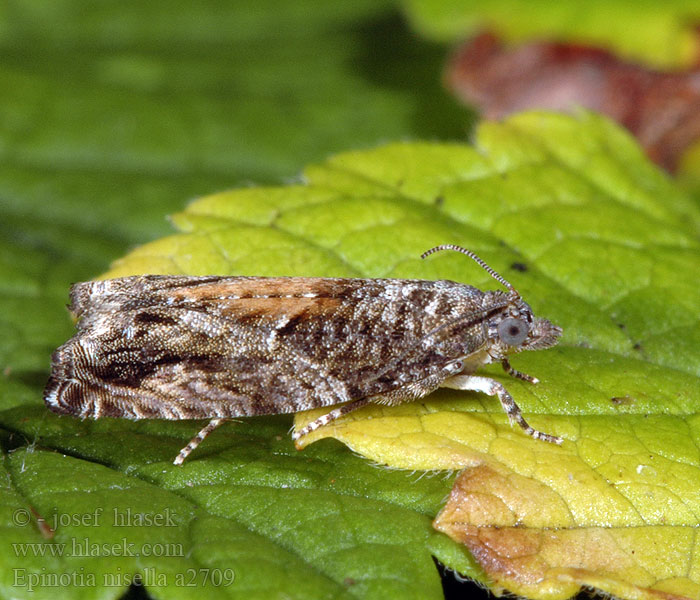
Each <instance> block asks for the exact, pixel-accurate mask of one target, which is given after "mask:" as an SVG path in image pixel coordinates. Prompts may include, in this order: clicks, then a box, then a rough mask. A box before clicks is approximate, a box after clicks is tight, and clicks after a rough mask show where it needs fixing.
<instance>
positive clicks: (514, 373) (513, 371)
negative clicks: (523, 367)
mask: <svg viewBox="0 0 700 600" xmlns="http://www.w3.org/2000/svg"><path fill="white" fill-rule="evenodd" d="M501 366H502V367H503V370H504V371H505V372H506V373H508V375H510V376H511V377H516V378H517V379H522V380H523V381H529V382H530V383H539V382H540V380H539V379H537V377H533V376H532V375H528V374H527V373H521V372H520V371H517V370H516V369H514V368H513V367H511V366H510V362H509V361H508V359H507V358H504V359H503V360H502V361H501Z"/></svg>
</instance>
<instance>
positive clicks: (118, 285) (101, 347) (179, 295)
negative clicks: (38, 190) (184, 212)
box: [44, 244, 562, 465]
mask: <svg viewBox="0 0 700 600" xmlns="http://www.w3.org/2000/svg"><path fill="white" fill-rule="evenodd" d="M440 250H455V251H457V252H461V253H462V254H465V255H467V256H468V257H470V258H472V259H473V260H474V261H476V263H477V264H479V265H480V266H481V267H482V268H483V269H484V270H486V272H487V273H489V274H490V275H491V276H492V277H493V278H494V279H495V280H496V281H498V282H500V283H501V284H502V285H503V286H505V288H506V291H500V290H497V291H482V290H479V289H477V288H475V287H472V286H470V285H465V284H462V283H457V282H454V281H447V280H442V281H424V280H419V279H337V278H325V277H324V278H305V277H270V278H267V277H216V276H212V277H186V276H169V275H139V276H134V277H123V278H119V279H111V280H103V281H88V282H84V283H77V284H75V285H73V287H72V288H71V292H70V300H71V302H70V305H69V308H70V310H71V312H72V313H73V315H74V316H75V317H76V319H77V333H76V335H75V336H74V337H73V338H71V339H70V340H68V341H67V342H66V343H65V344H64V345H63V346H61V347H60V348H58V350H56V351H55V352H54V354H53V356H52V370H51V376H50V379H49V381H48V384H47V386H46V390H45V392H44V401H45V403H46V404H47V405H48V407H49V408H50V409H51V410H52V411H54V412H56V413H61V414H69V415H75V416H79V417H82V418H85V417H90V418H95V419H97V418H100V417H124V418H127V419H210V421H209V423H208V424H207V425H206V427H204V428H203V429H202V430H201V431H200V432H199V433H198V434H197V435H196V436H195V437H194V438H193V439H192V441H190V443H189V444H187V446H185V447H184V448H183V449H182V450H181V451H180V453H179V454H178V456H177V458H176V459H175V461H174V464H176V465H179V464H182V462H183V461H184V460H185V458H186V457H187V456H188V455H189V454H190V453H191V452H192V451H193V450H194V449H195V448H196V447H197V446H198V445H199V444H200V443H201V442H202V441H203V440H204V438H206V436H207V435H208V434H209V433H211V432H212V431H213V430H214V429H216V428H217V427H218V426H219V425H220V424H221V423H222V422H224V421H225V420H226V419H229V418H232V417H248V416H255V415H267V414H275V413H291V412H297V411H304V410H309V409H312V408H318V407H325V406H335V405H339V406H337V407H336V408H334V409H332V410H331V411H330V412H329V413H327V414H326V415H324V416H321V417H319V418H318V419H316V420H315V421H313V422H311V423H309V424H308V425H306V426H305V427H303V428H302V429H300V430H299V431H296V432H294V434H293V436H292V437H293V439H295V440H296V439H299V438H300V437H302V436H304V435H306V434H308V433H310V432H311V431H314V430H316V429H318V428H319V427H322V426H324V425H326V424H327V423H329V422H331V421H333V420H334V419H337V418H338V417H340V416H342V415H344V414H347V413H349V412H350V411H353V410H355V409H357V408H359V407H361V406H364V405H367V404H370V403H378V404H384V405H397V404H401V403H403V402H409V401H411V400H415V399H418V398H421V397H423V396H425V395H426V394H429V393H430V392H432V391H433V390H435V389H436V388H439V387H447V388H453V389H459V390H473V391H477V392H483V393H485V394H489V395H492V396H497V397H498V399H499V400H500V402H501V405H502V406H503V409H504V410H505V412H506V414H507V415H508V417H509V419H510V421H511V423H512V422H514V423H517V424H518V425H519V426H520V427H521V428H522V429H523V430H524V432H525V433H526V434H528V435H530V436H532V437H533V438H535V439H539V440H545V441H548V442H553V443H557V444H559V443H561V441H562V440H561V439H560V438H558V437H556V436H554V435H550V434H547V433H543V432H540V431H537V430H536V429H534V428H532V427H531V426H530V425H529V424H528V423H527V422H526V420H525V419H524V418H523V415H522V413H521V411H520V408H519V407H518V405H517V404H516V403H515V401H514V400H513V398H512V396H511V395H510V394H509V393H508V391H507V390H506V389H505V387H504V386H503V385H502V384H501V383H499V382H498V381H496V380H495V379H491V378H489V377H484V376H479V375H475V372H476V371H477V369H478V368H479V367H481V366H482V365H485V364H488V363H492V362H500V363H501V365H502V366H503V368H504V369H505V371H506V372H507V373H509V374H510V375H512V376H513V377H517V378H519V379H523V380H525V381H529V382H531V383H537V382H538V380H537V379H536V378H535V377H531V376H530V375H526V374H524V373H520V372H519V371H516V370H515V369H514V368H513V367H512V366H511V365H510V362H509V356H510V355H511V354H514V353H517V352H522V351H524V350H540V349H543V348H549V347H550V346H553V345H555V344H556V343H557V341H558V339H559V336H560V335H561V332H562V330H561V329H560V328H559V327H557V326H556V325H553V324H552V323H551V322H549V321H548V320H546V319H541V318H535V317H534V316H533V314H532V309H531V308H530V306H529V305H528V304H527V303H525V302H524V301H523V300H522V298H521V297H520V294H519V293H518V292H517V291H516V290H515V288H514V287H513V286H512V285H511V284H510V283H509V282H508V281H506V280H505V279H504V278H503V277H501V276H500V275H499V274H498V273H497V272H496V271H494V270H493V269H492V268H490V267H489V266H488V265H487V264H486V263H485V262H484V261H482V260H481V259H480V258H479V257H478V256H477V255H476V254H474V253H473V252H471V251H469V250H466V249H464V248H462V247H460V246H455V245H451V244H445V245H442V246H437V247H435V248H432V249H430V250H428V251H427V252H425V253H424V254H423V255H422V257H423V258H425V257H427V256H429V255H431V254H433V253H434V252H437V251H440Z"/></svg>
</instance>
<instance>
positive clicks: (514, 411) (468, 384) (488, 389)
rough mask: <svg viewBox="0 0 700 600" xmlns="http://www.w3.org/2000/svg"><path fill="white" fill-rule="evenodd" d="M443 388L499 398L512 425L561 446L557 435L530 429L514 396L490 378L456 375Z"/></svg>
mask: <svg viewBox="0 0 700 600" xmlns="http://www.w3.org/2000/svg"><path fill="white" fill-rule="evenodd" d="M441 387H446V388H450V389H453V390H470V391H473V392H483V393H484V394H488V395H489V396H498V399H499V400H500V402H501V406H502V407H503V410H504V411H505V412H506V414H507V415H508V419H510V421H511V423H512V422H515V423H517V424H518V425H520V427H521V428H522V429H523V431H525V433H527V434H528V435H529V436H532V437H533V438H535V439H536V440H544V441H546V442H552V443H554V444H561V443H562V441H563V440H562V439H561V438H560V437H557V436H555V435H550V434H548V433H542V432H541V431H537V429H534V428H533V427H530V425H529V424H528V422H527V421H526V420H525V418H524V417H523V414H522V412H521V411H520V407H519V406H518V405H517V404H516V403H515V400H513V396H511V395H510V394H509V393H508V390H506V388H504V387H503V384H501V383H499V382H498V381H496V380H494V379H490V378H488V377H479V376H477V375H455V376H454V377H450V378H449V379H446V380H445V381H444V382H443V383H442V385H441Z"/></svg>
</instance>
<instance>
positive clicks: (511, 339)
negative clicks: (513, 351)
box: [498, 317, 529, 346]
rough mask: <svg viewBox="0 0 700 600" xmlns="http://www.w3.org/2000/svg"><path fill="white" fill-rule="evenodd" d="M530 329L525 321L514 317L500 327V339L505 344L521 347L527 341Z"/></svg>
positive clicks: (502, 322) (503, 322) (506, 320)
mask: <svg viewBox="0 0 700 600" xmlns="http://www.w3.org/2000/svg"><path fill="white" fill-rule="evenodd" d="M528 331H529V327H528V325H527V323H526V322H525V321H522V320H521V319H514V318H512V317H510V318H508V319H503V321H501V322H500V324H499V325H498V337H500V338H501V341H502V342H503V343H504V344H508V345H509V346H520V344H522V343H523V342H524V341H525V338H526V337H527V334H528Z"/></svg>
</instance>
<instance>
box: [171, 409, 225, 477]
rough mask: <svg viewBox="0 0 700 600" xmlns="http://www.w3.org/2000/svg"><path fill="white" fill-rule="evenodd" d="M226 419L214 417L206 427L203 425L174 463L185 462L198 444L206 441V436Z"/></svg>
mask: <svg viewBox="0 0 700 600" xmlns="http://www.w3.org/2000/svg"><path fill="white" fill-rule="evenodd" d="M225 420H226V419H212V420H211V421H209V423H208V424H207V425H206V426H205V427H203V428H202V430H201V431H200V432H199V433H198V434H197V435H195V436H194V437H193V438H192V439H191V440H190V443H189V444H187V446H185V447H184V448H183V449H182V450H180V454H178V455H177V456H176V457H175V460H174V461H173V464H174V465H178V466H179V465H181V464H182V463H183V462H185V459H186V458H187V457H188V456H189V455H190V453H191V452H192V451H193V450H194V449H195V448H196V447H197V446H199V445H200V444H201V443H202V442H203V441H204V438H206V437H207V436H208V435H209V434H210V433H211V432H212V431H214V430H215V429H216V428H217V427H218V426H219V425H221V424H222V423H223V422H224V421H225Z"/></svg>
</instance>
